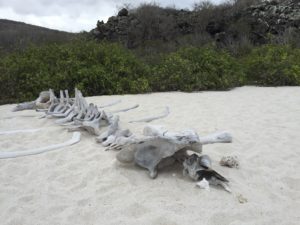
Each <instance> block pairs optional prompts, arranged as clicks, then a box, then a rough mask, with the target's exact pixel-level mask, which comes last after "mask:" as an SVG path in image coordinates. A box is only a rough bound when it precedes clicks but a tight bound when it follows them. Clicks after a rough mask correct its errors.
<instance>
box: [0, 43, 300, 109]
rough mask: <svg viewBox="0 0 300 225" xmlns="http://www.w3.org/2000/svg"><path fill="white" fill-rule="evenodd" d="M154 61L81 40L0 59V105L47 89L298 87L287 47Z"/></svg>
mask: <svg viewBox="0 0 300 225" xmlns="http://www.w3.org/2000/svg"><path fill="white" fill-rule="evenodd" d="M155 56H156V55H155V54H154V55H152V57H153V58H154V57H155ZM141 59H142V58H141ZM157 59H158V60H157V61H155V60H153V61H152V63H151V64H149V63H148V64H146V63H144V62H143V61H145V60H140V59H138V58H137V56H135V55H134V54H133V53H132V52H131V51H130V50H127V49H125V48H123V47H121V46H120V45H118V44H110V43H105V42H102V43H96V42H94V41H86V40H78V41H74V42H71V43H68V44H61V45H55V44H51V45H48V46H43V47H32V48H29V49H27V50H26V51H24V52H19V53H14V54H10V55H8V56H6V57H3V58H1V59H0V104H4V103H11V102H20V101H27V100H32V99H34V98H36V97H37V96H38V94H39V92H40V91H42V90H47V89H49V88H53V89H54V90H56V91H57V90H61V89H68V90H70V91H72V90H74V87H78V88H79V89H80V90H82V91H83V94H84V95H86V96H87V95H103V94H125V93H144V92H148V91H177V90H181V91H200V90H227V89H230V88H232V87H236V86H240V85H245V84H246V85H247V84H255V85H264V86H265V85H267V86H278V85H299V84H300V49H297V48H292V47H290V46H279V45H266V46H261V47H256V48H253V49H250V50H249V51H247V52H245V53H243V54H242V55H231V54H230V53H228V52H227V51H225V50H222V49H218V48H215V47H213V46H208V47H199V48H197V47H186V48H181V49H179V50H177V51H174V52H172V53H168V54H165V55H159V57H158V54H157ZM71 94H72V93H71Z"/></svg>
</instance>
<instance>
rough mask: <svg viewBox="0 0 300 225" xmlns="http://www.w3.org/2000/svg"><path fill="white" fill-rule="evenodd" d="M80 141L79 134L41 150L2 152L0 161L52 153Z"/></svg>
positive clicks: (76, 133) (0, 152)
mask: <svg viewBox="0 0 300 225" xmlns="http://www.w3.org/2000/svg"><path fill="white" fill-rule="evenodd" d="M79 141H80V132H75V133H73V136H72V138H71V139H70V140H68V141H66V142H63V143H60V144H53V145H49V146H45V147H41V148H36V149H31V150H25V151H23V150H22V151H14V152H3V151H0V159H8V158H16V157H21V156H28V155H36V154H41V153H44V152H49V151H53V150H56V149H59V148H63V147H67V146H70V145H74V144H76V143H78V142H79Z"/></svg>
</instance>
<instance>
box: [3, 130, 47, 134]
mask: <svg viewBox="0 0 300 225" xmlns="http://www.w3.org/2000/svg"><path fill="white" fill-rule="evenodd" d="M40 130H41V129H24V130H8V131H0V135H4V134H17V133H34V132H37V131H40Z"/></svg>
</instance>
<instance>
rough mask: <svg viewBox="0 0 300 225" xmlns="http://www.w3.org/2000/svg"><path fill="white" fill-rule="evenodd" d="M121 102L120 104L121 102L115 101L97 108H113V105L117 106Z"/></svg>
mask: <svg viewBox="0 0 300 225" xmlns="http://www.w3.org/2000/svg"><path fill="white" fill-rule="evenodd" d="M121 102H122V101H121V100H116V101H114V102H111V103H107V104H104V105H100V106H98V108H100V109H102V108H105V107H109V106H113V105H116V104H119V103H121Z"/></svg>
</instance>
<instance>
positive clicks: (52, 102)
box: [47, 89, 59, 113]
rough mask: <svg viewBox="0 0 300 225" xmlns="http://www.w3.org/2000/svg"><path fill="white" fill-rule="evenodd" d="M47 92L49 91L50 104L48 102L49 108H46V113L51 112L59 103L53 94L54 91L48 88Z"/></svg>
mask: <svg viewBox="0 0 300 225" xmlns="http://www.w3.org/2000/svg"><path fill="white" fill-rule="evenodd" d="M49 93H50V103H51V104H50V106H49V108H48V111H47V113H49V112H53V111H54V109H55V107H56V106H57V105H58V104H59V101H58V99H57V98H56V96H55V94H54V92H53V90H52V89H49Z"/></svg>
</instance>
